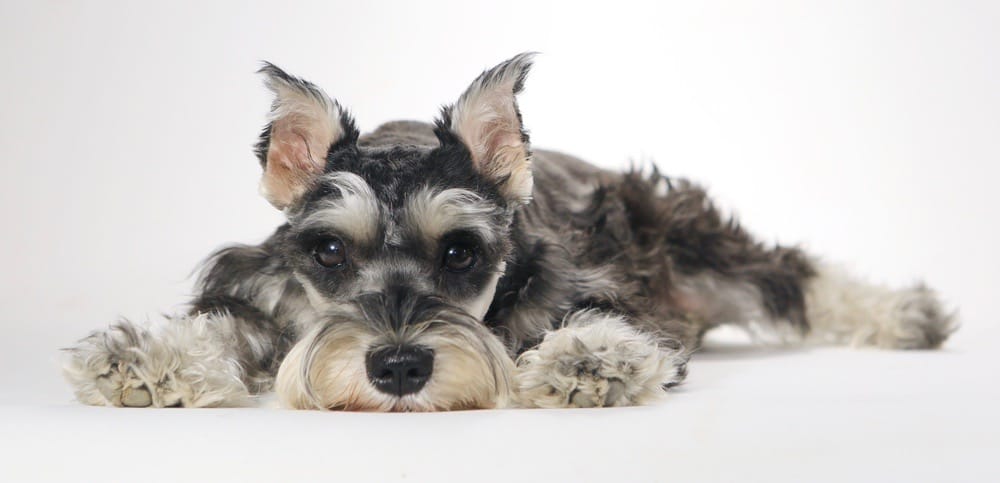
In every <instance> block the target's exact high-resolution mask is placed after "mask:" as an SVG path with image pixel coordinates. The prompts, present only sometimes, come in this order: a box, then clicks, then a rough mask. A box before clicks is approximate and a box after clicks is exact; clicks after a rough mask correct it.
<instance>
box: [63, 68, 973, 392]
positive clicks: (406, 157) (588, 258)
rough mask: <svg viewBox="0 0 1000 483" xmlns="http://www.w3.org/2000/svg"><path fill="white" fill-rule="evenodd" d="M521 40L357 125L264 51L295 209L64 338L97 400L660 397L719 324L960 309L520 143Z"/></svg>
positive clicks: (895, 334) (653, 188) (905, 320)
mask: <svg viewBox="0 0 1000 483" xmlns="http://www.w3.org/2000/svg"><path fill="white" fill-rule="evenodd" d="M532 60H533V54H530V53H525V54H521V55H517V56H515V57H513V58H511V59H509V60H507V61H505V62H503V63H501V64H499V65H497V66H496V67H494V68H492V69H489V70H486V71H485V72H483V73H482V74H481V75H480V76H479V77H477V78H476V79H475V80H474V81H473V82H472V84H471V85H470V86H469V87H468V89H466V90H465V92H464V93H463V94H462V95H461V96H460V97H459V98H458V100H457V101H456V102H455V103H454V104H452V105H449V106H446V107H444V108H442V110H441V113H440V115H439V117H438V118H437V119H436V121H435V122H434V123H433V124H427V123H422V122H412V121H397V122H390V123H387V124H384V125H382V126H380V127H379V128H377V129H376V130H375V131H374V132H371V133H369V134H366V135H364V136H361V135H360V133H359V131H358V129H357V127H356V125H355V122H354V120H353V118H352V116H351V115H350V114H349V113H348V111H347V110H345V109H344V108H343V107H342V106H341V105H340V104H339V103H338V102H337V101H335V100H334V99H332V98H331V97H329V96H328V95H327V94H326V93H325V92H324V91H323V90H321V89H320V88H319V87H317V86H316V85H314V84H312V83H309V82H307V81H305V80H302V79H300V78H297V77H293V76H291V75H289V74H287V73H285V72H284V71H282V70H281V69H279V68H278V67H276V66H274V65H272V64H267V63H265V65H264V66H263V67H262V68H261V69H260V71H259V72H260V74H262V75H263V77H264V81H265V84H266V86H267V88H268V89H269V90H270V91H271V92H272V93H273V95H274V101H273V104H272V105H271V110H270V115H269V118H268V123H267V126H266V127H265V129H264V130H263V133H262V134H261V135H260V140H259V142H258V143H257V145H256V154H257V156H258V158H259V161H260V164H261V166H262V168H263V176H262V179H261V183H260V190H261V193H262V194H263V196H264V197H265V198H266V199H267V200H268V201H269V202H270V203H271V204H272V205H274V206H275V207H276V208H278V209H279V210H281V211H282V212H283V213H284V215H285V217H286V220H287V222H286V223H285V224H283V225H282V226H280V227H279V228H278V229H277V230H276V231H275V232H274V234H273V235H271V237H270V238H268V239H267V240H266V241H264V242H263V243H261V244H260V245H239V246H232V247H229V248H225V249H222V250H220V251H219V252H217V253H215V254H214V255H212V256H211V257H210V258H209V259H208V260H207V261H206V262H205V264H204V266H203V268H202V272H201V275H200V278H199V281H198V290H197V296H196V297H195V298H194V300H193V302H192V303H191V309H190V311H189V312H188V313H187V314H185V315H180V316H176V317H172V318H170V319H169V320H167V321H166V323H164V324H160V325H156V326H147V325H138V324H135V323H132V322H129V321H121V322H119V323H117V324H114V325H112V326H110V327H109V328H108V329H107V330H104V331H99V332H95V333H93V334H91V335H90V336H89V337H87V338H85V339H83V340H81V341H80V342H78V343H77V344H76V345H75V346H73V347H71V348H69V349H67V350H66V353H67V356H66V362H65V366H64V373H65V377H66V378H67V380H68V381H69V383H70V384H71V385H72V387H73V389H74V392H75V395H76V398H77V399H78V400H79V401H81V402H83V403H86V404H92V405H103V406H125V407H145V406H153V407H220V406H221V407H227V406H246V405H251V404H254V399H255V396H256V395H259V394H262V393H265V392H269V391H274V392H276V393H277V395H278V400H279V401H280V403H281V405H282V406H284V407H288V408H296V409H341V410H368V411H438V410H456V409H472V408H502V407H541V408H562V407H607V406H628V405H642V404H649V403H651V402H654V401H656V400H658V399H659V398H660V397H662V396H663V395H664V394H665V391H666V390H667V389H668V388H670V387H672V386H675V385H677V384H679V383H681V382H682V381H683V380H684V378H685V376H686V375H687V362H688V359H689V357H690V356H691V354H692V352H694V351H695V350H696V349H697V348H698V347H699V343H700V341H701V339H702V337H703V336H704V334H705V333H706V332H707V331H709V330H711V329H712V328H715V327H718V326H720V325H723V324H735V325H737V326H741V327H745V328H748V329H751V330H754V331H757V332H760V331H765V332H767V333H772V334H779V335H782V336H783V337H786V338H787V337H791V338H793V339H795V340H801V341H808V340H820V341H824V342H830V343H843V344H852V345H866V346H877V347H882V348H890V349H928V348H935V347H938V346H940V345H941V343H942V342H944V341H945V339H946V338H947V337H948V336H949V334H951V333H952V332H953V331H954V330H955V328H956V327H957V325H956V322H955V317H954V315H953V314H950V313H948V312H947V311H946V310H945V309H944V308H943V305H942V303H941V301H940V300H939V299H938V297H937V296H936V295H935V294H934V292H933V291H931V290H930V289H928V288H926V287H924V286H923V285H918V286H915V287H911V288H906V289H900V290H894V289H889V288H885V287H881V286H875V285H871V284H867V283H865V282H863V281H860V280H858V279H856V278H854V277H852V276H851V275H849V274H846V273H844V272H843V271H842V270H840V269H839V268H838V267H836V266H834V265H831V264H827V263H824V262H822V261H820V260H819V259H818V258H817V257H814V256H812V255H810V254H806V253H804V252H803V251H802V250H800V249H798V248H794V247H780V246H768V245H765V244H763V243H761V242H759V241H756V240H755V239H754V238H753V237H752V236H751V235H750V234H748V233H747V232H746V231H745V230H744V229H743V228H741V227H740V225H739V224H738V223H737V222H736V221H734V220H733V219H730V218H727V217H725V216H723V215H722V214H720V212H719V211H718V210H717V209H716V208H715V207H714V206H713V204H712V201H711V200H710V199H709V197H708V195H707V194H706V192H705V191H704V190H703V189H702V188H700V187H699V186H697V185H696V184H693V183H691V182H689V181H687V180H683V179H674V178H670V177H668V176H664V175H662V174H661V173H660V172H659V171H658V170H657V169H656V168H655V167H654V168H648V169H633V170H631V171H628V172H623V173H619V172H610V171H606V170H602V169H598V168H596V167H594V166H592V165H590V164H587V163H586V162H584V161H581V160H579V159H576V158H573V157H571V156H567V155H565V154H560V153H558V152H554V151H545V150H541V149H538V150H533V149H531V147H530V144H529V137H528V132H527V131H526V130H525V128H524V127H523V125H522V121H521V113H520V111H519V109H518V104H517V95H518V94H519V93H520V92H521V91H522V88H523V86H524V82H525V77H526V76H527V74H528V71H529V69H530V67H531V64H532Z"/></svg>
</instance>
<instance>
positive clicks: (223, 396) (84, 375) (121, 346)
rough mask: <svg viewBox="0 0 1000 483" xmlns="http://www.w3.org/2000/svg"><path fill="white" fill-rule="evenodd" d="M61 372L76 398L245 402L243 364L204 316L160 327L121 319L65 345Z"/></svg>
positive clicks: (103, 402) (134, 402) (104, 402)
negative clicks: (214, 335)
mask: <svg viewBox="0 0 1000 483" xmlns="http://www.w3.org/2000/svg"><path fill="white" fill-rule="evenodd" d="M66 352H67V354H68V357H67V359H66V362H65V365H64V366H63V374H64V375H65V377H66V379H67V380H68V381H69V383H70V384H71V385H72V386H73V391H74V393H75V394H76V397H77V399H78V400H79V401H80V402H82V403H85V404H91V405H95V406H118V407H209V406H241V405H245V404H246V402H247V401H248V400H249V394H248V392H247V390H246V387H245V386H244V384H243V383H242V382H241V381H240V379H239V368H238V366H236V364H235V362H233V361H232V360H231V359H229V358H227V357H224V356H223V352H224V348H223V347H220V346H219V345H218V344H217V343H214V341H213V340H212V338H211V336H210V334H209V333H208V330H207V327H206V321H205V320H200V319H198V318H195V319H180V320H174V321H170V323H169V324H168V325H167V326H166V327H164V328H163V330H161V331H158V332H155V333H154V332H151V331H150V330H148V329H145V328H140V327H137V326H136V325H134V324H132V323H129V322H121V323H119V324H116V325H114V326H112V327H111V328H109V329H108V330H107V331H104V332H97V333H94V334H92V335H91V336H89V337H87V338H85V339H83V340H81V341H80V342H79V343H77V345H76V346H74V347H72V348H69V349H67V350H66Z"/></svg>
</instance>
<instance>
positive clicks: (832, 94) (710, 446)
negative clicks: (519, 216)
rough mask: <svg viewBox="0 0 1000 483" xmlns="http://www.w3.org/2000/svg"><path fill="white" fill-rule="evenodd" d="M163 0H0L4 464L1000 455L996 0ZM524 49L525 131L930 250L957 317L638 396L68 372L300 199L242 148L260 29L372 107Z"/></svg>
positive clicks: (454, 87) (411, 466)
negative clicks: (569, 403)
mask: <svg viewBox="0 0 1000 483" xmlns="http://www.w3.org/2000/svg"><path fill="white" fill-rule="evenodd" d="M163 3H164V5H152V4H150V3H143V2H54V1H37V2H19V3H15V2H11V1H8V0H3V1H2V2H0V66H2V67H0V69H2V71H0V88H2V89H0V92H2V97H0V99H2V102H0V162H2V167H3V172H2V175H0V216H2V220H3V232H2V233H3V235H2V237H0V273H2V275H0V307H3V311H2V315H0V328H2V334H3V335H2V336H0V363H2V366H0V405H3V407H0V431H2V432H3V433H5V434H6V435H7V436H3V437H0V445H7V446H8V448H4V449H3V450H2V451H0V479H48V478H64V479H70V480H94V479H101V480H105V479H107V480H122V481H135V480H140V479H141V480H145V479H163V480H176V479H179V478H182V477H184V478H201V479H210V480H218V479H222V478H230V479H234V480H246V479H252V478H259V479H264V480H272V481H280V480H285V479H286V478H290V477H292V476H298V477H305V478H320V477H322V478H325V479H337V478H339V479H344V480H357V479H369V480H373V481H386V480H391V479H407V480H410V481H426V480H435V481H440V480H441V479H446V478H449V477H450V478H452V479H456V480H465V481H470V480H471V479H489V480H506V481H509V480H535V479H547V481H558V480H564V479H565V480H570V479H577V480H595V481H654V480H658V481H666V480H690V479H692V478H700V479H708V480H734V479H740V480H760V481H775V480H787V481H805V480H822V479H829V480H845V479H848V478H850V479H851V480H871V481H888V480H890V479H892V480H897V481H899V480H904V479H908V480H927V481H933V480H939V481H940V480H952V481H957V480H972V481H975V480H979V481H989V480H993V481H996V479H997V478H998V477H1000V471H998V463H997V461H996V454H997V450H1000V443H998V439H1000V436H998V434H1000V421H998V416H997V413H996V412H995V408H996V406H997V404H998V403H1000V390H998V389H997V382H998V377H997V369H998V368H1000V364H998V361H1000V357H998V356H997V355H995V352H996V342H995V341H996V340H997V338H998V336H1000V330H998V326H997V318H996V315H995V313H996V311H995V310H994V308H993V304H994V303H996V301H997V285H998V283H997V273H998V269H1000V262H998V257H997V255H996V251H997V247H998V246H1000V229H998V221H997V218H998V217H997V214H996V213H995V211H996V208H997V206H998V200H1000V195H998V193H997V192H998V190H1000V186H998V182H1000V168H998V164H1000V114H998V113H1000V77H998V76H1000V28H998V25H1000V4H998V3H996V2H988V1H984V2H971V1H970V2H957V1H942V2H926V1H908V2H904V1H895V2H888V1H878V2H875V1H858V2H851V1H837V2H741V1H731V2H655V3H650V4H633V3H631V2H625V1H616V2H600V3H597V2H595V3H594V4H588V3H587V2H583V1H579V2H571V3H564V4H555V3H553V4H549V3H543V2H513V1H508V2H498V3H494V4H492V5H491V6H486V5H485V4H479V3H475V2H471V1H467V2H462V1H455V2H436V3H435V4H434V5H433V6H431V5H429V4H426V3H425V2H398V3H385V2H364V1H351V2H315V3H301V2H291V3H290V2H270V3H259V2H255V3H251V2H238V3H235V2H234V3H208V2H192V3H187V4H184V5H182V4H183V2H163ZM527 50H534V51H540V52H542V55H540V56H539V57H538V58H537V64H536V68H535V69H534V71H533V72H532V75H531V77H530V78H529V80H528V83H527V91H526V92H525V93H524V95H523V96H522V100H521V107H522V111H523V114H524V119H525V123H526V125H527V127H528V128H529V129H530V130H531V133H532V139H533V142H534V144H535V146H538V147H546V148H555V149H561V150H564V151H568V152H570V153H573V154H577V155H580V156H582V157H584V158H586V159H588V160H590V161H592V162H594V163H597V164H599V165H602V166H605V167H609V168H622V167H625V166H627V164H628V162H629V160H630V159H631V160H647V159H651V160H655V161H656V162H657V164H658V165H659V166H660V167H661V168H662V169H663V170H664V171H666V172H667V173H670V174H674V175H683V176H689V177H692V178H695V179H697V180H699V181H701V182H703V183H704V184H705V185H707V186H708V187H709V188H710V190H711V191H712V192H713V194H715V195H716V196H717V198H718V199H719V200H720V203H721V204H722V205H723V206H724V207H725V208H726V209H727V210H728V211H730V212H733V213H735V214H738V215H739V216H740V218H741V219H742V220H743V222H744V223H745V224H746V225H747V226H748V227H749V228H750V229H751V230H752V231H753V232H754V233H756V234H758V235H759V236H760V237H761V238H762V239H764V240H768V241H779V242H782V243H798V244H801V245H802V246H804V247H806V248H807V249H809V250H811V251H814V252H816V253H819V254H822V255H824V256H827V257H828V258H830V259H833V260H838V261H843V262H847V263H849V264H850V265H851V266H852V267H855V268H856V270H857V271H858V272H859V273H861V274H864V275H866V276H869V277H870V278H871V279H872V280H875V281H878V282H885V283H890V284H896V285H899V284H906V283H911V282H914V281H916V280H918V279H923V280H926V281H928V283H929V284H930V285H931V286H933V287H935V288H936V289H938V290H939V291H940V293H941V294H942V295H943V297H944V298H945V299H946V300H947V301H948V303H949V306H951V307H953V308H957V309H959V311H960V317H961V320H962V322H963V324H964V326H963V328H962V329H961V331H960V332H959V333H958V334H957V335H956V336H955V337H954V338H953V339H952V340H951V341H949V343H948V344H947V346H946V349H945V350H944V351H941V352H930V353H889V352H877V351H870V350H861V351H852V350H847V349H836V348H833V349H813V350H799V349H778V348H769V349H753V348H748V347H744V346H739V345H718V344H716V345H715V346H714V349H712V350H708V351H706V352H705V353H704V354H700V355H698V356H697V357H696V359H695V362H694V363H693V364H692V366H691V376H690V379H689V380H690V383H689V384H687V385H686V386H685V388H684V389H682V390H680V391H677V392H676V393H674V394H673V395H672V396H671V397H670V398H669V399H668V400H667V401H666V402H665V403H663V404H662V405H658V406H654V407H647V408H634V409H621V410H601V411H586V410H579V411H490V412H467V413H456V414H437V415H365V414H362V415H358V414H322V413H299V412H289V411H277V410H268V409H255V410H215V411H211V410H204V411H202V410H198V411H180V410H174V411H169V410H159V411H158V410H112V409H101V408H83V407H81V406H79V405H77V404H76V403H73V402H72V401H71V393H70V391H69V390H68V388H67V387H66V385H65V384H64V383H63V382H62V381H61V379H60V377H59V373H58V348H59V347H64V346H67V345H69V344H71V343H72V342H73V341H74V340H76V339H78V338H79V337H82V336H83V335H85V334H86V333H87V332H88V331H90V330H93V329H96V328H99V327H102V326H105V325H106V324H107V323H109V322H111V321H113V320H114V319H115V318H117V317H119V316H127V317H130V318H134V319H139V320H142V319H145V318H150V317H152V318H155V317H157V316H158V314H159V313H161V312H171V311H175V310H179V305H180V304H182V303H183V302H184V301H185V299H186V297H187V296H188V295H189V294H190V290H191V280H190V278H189V274H190V273H191V271H192V269H193V268H194V267H195V266H196V264H197V263H198V262H199V260H201V259H202V258H203V257H204V256H205V255H206V254H208V253H209V252H210V251H211V250H213V249H214V248H217V247H219V246H220V245H223V244H225V243H229V242H256V241H259V240H261V239H263V238H264V237H265V236H266V235H267V234H268V233H269V231H270V230H271V229H273V228H274V227H275V226H276V225H277V224H278V223H280V216H279V214H278V213H277V212H275V211H274V210H272V209H271V208H270V206H269V205H268V204H267V203H266V202H265V201H264V200H263V199H261V198H259V197H258V196H257V194H256V183H257V178H258V176H259V167H258V165H257V161H256V159H255V158H254V157H253V155H252V153H251V145H252V144H253V143H254V141H255V137H256V135H257V133H258V132H259V129H260V128H261V127H262V125H263V119H264V114H265V113H266V111H267V107H268V103H269V99H268V97H267V95H266V92H265V90H264V89H263V87H262V86H261V84H260V79H259V78H257V77H256V76H255V75H253V72H254V71H255V70H256V68H257V67H258V66H259V62H260V61H261V60H264V59H266V60H270V61H272V62H275V63H276V64H278V65H280V66H282V67H283V68H285V69H286V70H288V71H289V72H291V73H294V74H296V75H301V76H303V77H305V78H307V79H310V80H312V81H314V82H315V83H317V84H319V85H321V86H323V87H324V88H325V89H326V90H327V91H328V92H329V93H330V94H331V95H332V96H334V97H336V98H338V99H339V100H340V101H341V102H342V103H343V104H344V105H346V106H348V107H350V108H351V109H352V111H353V112H354V113H355V114H356V116H357V118H358V120H359V123H360V125H361V126H362V127H363V128H364V129H371V128H373V127H375V126H376V125H378V124H379V123H381V122H383V121H387V120H391V119H397V118H413V119H424V120H429V119H431V117H432V116H433V115H434V114H436V112H437V108H438V107H439V106H440V105H441V104H444V103H448V102H451V101H453V100H454V99H455V98H456V97H457V96H458V94H459V93H460V92H461V91H462V90H463V89H464V87H465V86H466V85H467V83H468V82H469V81H470V80H471V79H472V78H473V77H475V75H476V74H478V73H479V72H480V71H481V70H482V69H484V68H486V67H489V66H491V65H493V64H495V63H498V62H499V61H502V60H504V59H505V58H507V57H510V56H512V55H513V54H515V53H518V52H521V51H527ZM4 459H7V461H2V460H4ZM5 472H6V473H7V474H8V477H9V478H4V477H3V475H4V473H5Z"/></svg>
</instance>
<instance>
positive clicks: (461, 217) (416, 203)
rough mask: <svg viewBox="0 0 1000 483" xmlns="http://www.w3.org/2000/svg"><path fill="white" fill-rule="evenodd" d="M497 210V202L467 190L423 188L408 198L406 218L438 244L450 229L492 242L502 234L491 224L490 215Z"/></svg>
mask: <svg viewBox="0 0 1000 483" xmlns="http://www.w3.org/2000/svg"><path fill="white" fill-rule="evenodd" d="M497 210H498V208H497V206H496V205H494V204H492V203H490V202H488V201H486V200H484V199H483V198H482V197H481V196H479V195H478V194H476V193H473V192H472V191H469V190H466V189H461V188H449V189H446V190H441V191H434V190H431V189H423V190H420V191H419V192H417V193H415V194H414V195H412V196H410V198H409V199H408V200H407V205H406V219H407V221H408V223H409V224H410V226H412V228H413V230H414V231H415V232H416V233H419V234H420V235H421V236H423V237H425V239H427V241H428V242H432V243H436V242H437V240H438V239H439V238H440V237H441V236H443V235H444V234H446V233H448V232H449V231H452V230H456V229H464V230H469V231H472V232H474V233H476V234H477V235H479V236H480V237H482V239H483V240H484V241H486V242H487V243H490V242H492V241H493V240H494V239H496V237H497V236H500V235H502V234H503V233H502V232H501V233H497V231H496V230H495V228H494V226H493V225H491V224H490V223H489V215H491V214H494V213H495V212H496V211H497Z"/></svg>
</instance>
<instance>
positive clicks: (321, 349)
mask: <svg viewBox="0 0 1000 483" xmlns="http://www.w3.org/2000/svg"><path fill="white" fill-rule="evenodd" d="M376 342H377V339H376V336H374V335H372V334H371V332H369V331H368V330H366V329H365V328H363V327H361V326H358V325H353V324H350V323H341V324H337V325H331V326H325V327H317V328H316V329H314V330H313V331H312V332H310V333H309V334H307V335H306V336H305V337H303V338H302V339H301V340H300V341H299V342H298V343H296V344H295V346H294V347H293V348H292V350H291V351H290V352H289V353H288V355H287V356H286V357H285V360H284V362H282V364H281V368H280V369H279V370H278V376H277V380H276V383H275V390H276V391H277V393H278V398H279V400H280V401H281V404H282V406H284V407H287V408H292V409H348V410H361V411H443V410H452V409H471V408H493V407H504V406H506V405H507V404H508V402H509V400H510V393H511V390H512V386H513V384H512V383H511V377H512V373H513V361H511V359H510V358H509V357H508V356H507V354H506V350H505V348H504V347H503V345H502V344H501V343H500V341H499V340H498V339H497V338H496V337H494V336H493V335H491V334H489V332H487V331H486V330H485V329H482V330H477V331H472V330H469V329H468V328H465V327H462V326H458V325H452V326H447V325H446V326H444V327H439V328H437V329H429V330H423V329H421V328H419V327H415V328H413V329H412V330H411V331H409V332H408V333H404V334H402V335H400V340H398V341H394V342H396V343H407V344H414V345H422V346H426V347H429V348H430V349H432V350H433V351H434V354H435V360H434V372H433V373H432V375H431V378H430V380H429V381H428V382H427V384H426V385H425V386H424V388H423V389H421V390H420V391H419V392H417V393H415V394H407V395H405V396H402V397H396V396H392V395H389V394H385V393H382V392H379V391H378V390H377V389H375V387H374V386H372V384H371V383H370V382H369V380H368V375H367V371H366V369H365V356H366V354H367V351H368V350H369V349H370V348H371V347H372V346H373V345H374V344H375V343H376Z"/></svg>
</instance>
